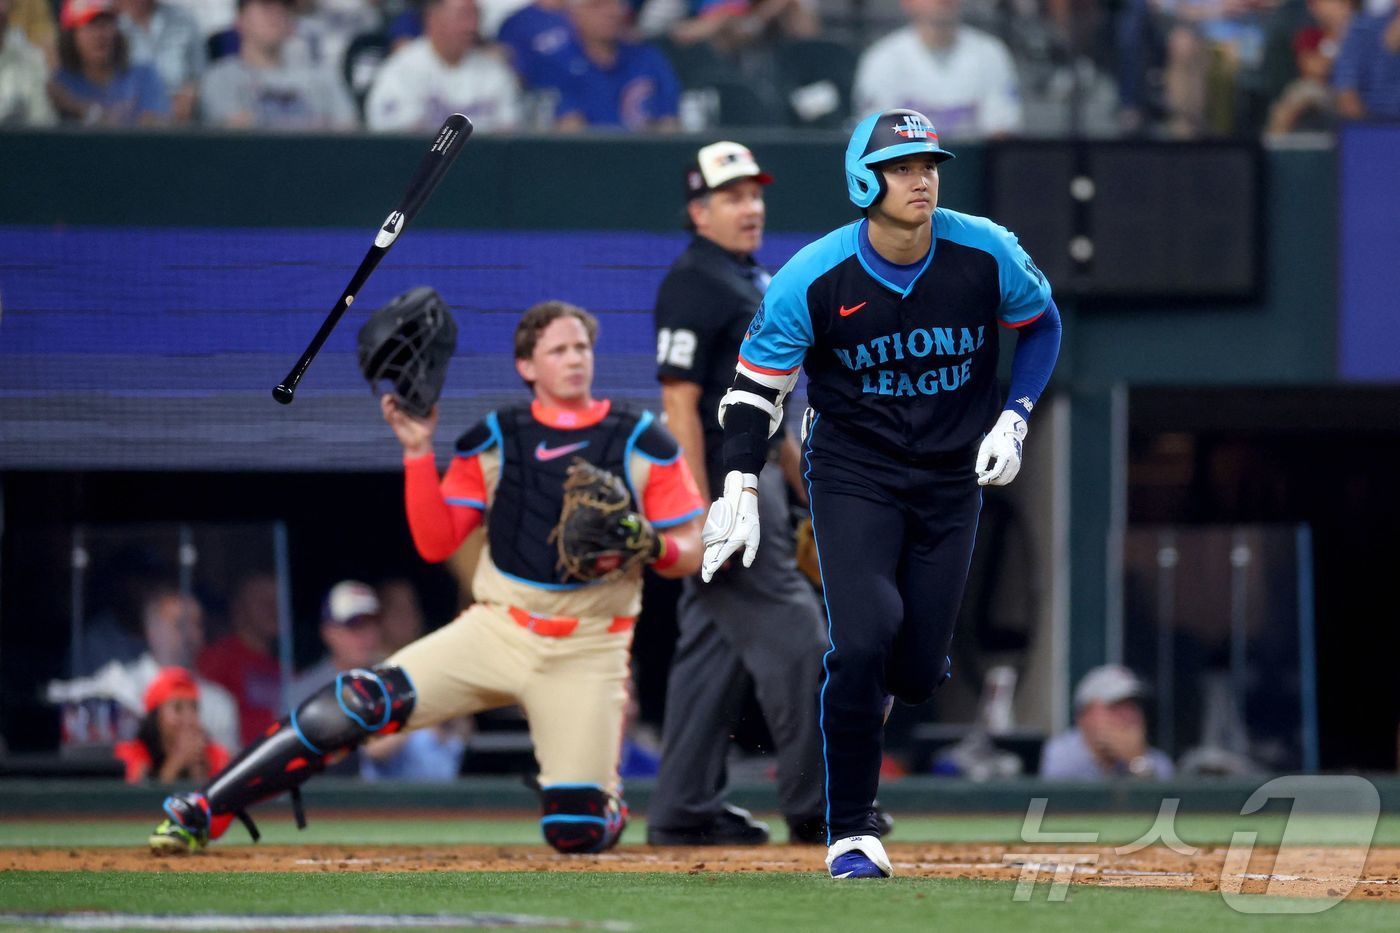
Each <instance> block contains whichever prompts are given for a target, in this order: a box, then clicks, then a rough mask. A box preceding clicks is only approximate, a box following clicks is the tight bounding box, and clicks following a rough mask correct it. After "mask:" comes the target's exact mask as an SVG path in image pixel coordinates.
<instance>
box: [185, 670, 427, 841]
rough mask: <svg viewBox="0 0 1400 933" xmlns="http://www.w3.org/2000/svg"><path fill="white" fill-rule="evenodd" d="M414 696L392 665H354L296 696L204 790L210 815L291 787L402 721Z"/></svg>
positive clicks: (405, 678)
mask: <svg viewBox="0 0 1400 933" xmlns="http://www.w3.org/2000/svg"><path fill="white" fill-rule="evenodd" d="M415 699H416V696H415V694H414V691H413V684H412V683H411V682H410V681H409V679H408V675H407V674H405V673H404V672H403V671H401V670H400V669H399V668H397V667H376V668H374V669H373V670H365V669H363V668H356V669H355V670H352V671H346V672H345V673H343V674H340V675H338V676H337V677H336V679H335V680H334V681H333V682H331V683H329V684H326V686H324V687H322V688H321V689H320V690H318V691H316V692H315V693H314V694H312V695H311V696H310V697H308V698H307V699H306V700H305V701H303V702H302V704H301V705H300V706H298V707H297V708H296V709H295V710H293V711H292V713H291V715H289V716H287V717H286V718H285V719H283V720H281V721H280V722H278V723H277V725H276V726H275V727H274V728H273V729H272V731H270V732H269V733H268V734H267V735H265V736H263V737H262V738H261V739H259V740H258V741H256V742H254V743H253V744H252V745H249V746H248V747H247V748H245V749H244V750H243V751H242V752H240V753H239V755H238V757H237V758H235V759H234V760H233V761H231V762H230V763H229V765H228V767H227V768H225V769H224V770H223V771H221V772H219V774H218V775H217V776H216V777H215V778H214V779H213V781H211V782H210V784H209V786H208V788H206V789H205V791H204V796H205V797H206V798H207V799H208V801H209V810H210V811H211V814H212V815H213V816H216V817H217V816H219V815H221V814H225V813H241V812H242V811H243V810H244V808H246V807H249V806H251V805H253V804H255V803H258V802H259V801H263V800H267V799H268V798H269V797H274V796H276V795H277V794H280V793H281V792H282V791H285V790H293V789H294V788H296V787H299V786H300V785H301V784H303V783H304V782H305V781H306V779H307V778H309V777H311V776H312V775H313V774H319V773H320V772H321V771H323V770H325V767H326V764H327V763H328V762H329V761H331V760H333V759H334V758H336V757H337V756H339V755H340V754H341V753H343V752H345V751H347V750H349V749H352V748H354V747H355V746H357V745H359V744H360V743H361V742H363V741H364V740H365V739H366V738H368V737H369V736H371V735H375V734H382V733H390V732H397V731H398V730H399V729H401V728H402V727H403V725H404V723H406V722H408V717H409V714H410V713H412V712H413V703H414V700H415Z"/></svg>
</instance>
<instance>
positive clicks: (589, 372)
mask: <svg viewBox="0 0 1400 933" xmlns="http://www.w3.org/2000/svg"><path fill="white" fill-rule="evenodd" d="M515 368H516V369H517V370H518V371H519V373H520V377H521V378H522V379H525V380H526V381H528V382H532V383H534V387H535V398H537V399H539V400H540V401H541V402H542V403H544V404H545V405H550V406H553V407H556V408H557V407H570V406H572V405H577V404H580V403H587V402H589V401H591V400H592V397H591V395H590V394H589V392H590V390H591V388H592V386H593V342H592V341H591V340H589V339H588V331H587V330H586V329H585V328H584V326H583V322H582V321H580V320H579V319H578V318H576V317H573V316H572V315H565V316H564V317H560V318H555V319H554V320H553V321H550V322H549V326H548V327H546V328H545V329H544V330H542V331H540V336H539V339H538V340H536V341H535V352H534V354H533V355H532V356H531V357H530V358H529V359H528V360H516V361H515Z"/></svg>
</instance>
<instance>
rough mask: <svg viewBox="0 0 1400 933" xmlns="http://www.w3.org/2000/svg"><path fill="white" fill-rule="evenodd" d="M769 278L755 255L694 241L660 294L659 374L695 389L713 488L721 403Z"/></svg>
mask: <svg viewBox="0 0 1400 933" xmlns="http://www.w3.org/2000/svg"><path fill="white" fill-rule="evenodd" d="M769 278H770V276H769V274H768V271H767V270H766V269H764V268H763V267H762V266H760V265H759V264H758V263H757V262H756V261H755V260H754V258H753V257H752V256H749V255H742V254H735V253H731V252H729V251H728V250H726V249H724V248H723V247H721V246H720V245H719V244H717V243H715V242H714V241H713V240H708V239H706V238H705V237H702V236H698V235H697V236H695V237H694V238H693V239H692V240H691V241H690V245H689V246H688V247H686V250H685V252H683V253H681V255H680V256H679V257H678V258H677V259H676V261H675V262H674V263H672V264H671V269H670V271H669V272H667V273H666V278H665V279H663V280H662V282H661V288H660V289H659V290H658V291H657V293H656V311H655V314H656V374H657V377H658V378H671V379H683V380H685V381H687V382H694V383H697V384H698V385H699V386H700V388H701V393H700V422H701V424H702V425H703V426H704V429H705V469H706V471H707V472H708V473H709V482H710V487H711V490H714V489H715V488H717V484H718V483H719V482H720V480H721V478H722V475H723V474H722V473H721V458H720V447H721V445H722V442H723V440H724V432H723V431H722V430H721V429H720V426H719V400H720V399H721V398H723V397H724V393H725V392H728V391H729V387H730V386H731V385H732V384H733V383H734V362H735V360H737V359H738V357H739V344H740V343H742V342H743V340H744V332H745V331H746V330H747V329H748V326H749V321H750V320H752V319H753V315H754V311H755V310H757V308H758V305H759V302H761V301H762V300H763V293H764V291H765V290H767V288H768V280H769Z"/></svg>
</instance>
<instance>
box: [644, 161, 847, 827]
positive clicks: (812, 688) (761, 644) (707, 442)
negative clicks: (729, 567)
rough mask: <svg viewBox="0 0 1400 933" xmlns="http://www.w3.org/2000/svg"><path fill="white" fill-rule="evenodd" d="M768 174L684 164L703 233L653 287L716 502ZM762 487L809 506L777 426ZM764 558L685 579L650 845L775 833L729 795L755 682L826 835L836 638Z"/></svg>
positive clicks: (801, 800)
mask: <svg viewBox="0 0 1400 933" xmlns="http://www.w3.org/2000/svg"><path fill="white" fill-rule="evenodd" d="M772 180H773V179H772V177H771V176H770V175H768V174H767V173H766V172H764V171H762V170H761V169H760V168H759V167H758V164H757V162H755V161H754V157H753V154H752V153H751V152H749V150H748V149H746V148H745V147H743V146H741V145H739V144H738V143H733V142H717V143H714V144H712V145H709V146H706V147H704V148H703V149H701V150H700V151H699V154H698V158H697V160H696V162H695V163H694V164H693V165H691V166H690V167H689V168H688V169H687V170H686V173H685V192H686V199H687V204H686V212H687V214H688V221H689V222H688V226H689V228H690V229H691V230H692V231H693V232H694V234H695V236H694V239H692V240H691V242H690V245H689V246H688V247H687V248H686V250H685V252H684V253H682V254H681V255H680V257H679V258H678V259H677V260H676V261H675V263H674V264H672V266H671V269H670V271H669V272H668V273H667V274H666V278H665V279H664V280H663V281H662V283H661V288H660V291H659V292H658V293H657V296H656V359H657V376H658V378H659V379H660V380H661V385H662V388H661V397H662V401H663V405H664V407H665V411H666V417H667V427H669V428H670V430H671V432H672V433H673V434H674V435H675V437H676V439H677V440H678V441H680V444H681V448H682V451H683V453H684V456H685V459H686V462H687V464H688V465H689V466H690V469H691V472H692V473H694V475H695V479H696V481H697V482H698V483H699V485H700V491H701V493H702V494H703V495H705V496H710V495H711V493H712V492H713V490H712V489H711V481H712V478H713V477H722V476H723V475H724V473H723V472H722V471H721V469H720V464H721V460H722V458H721V450H720V447H721V443H722V440H723V432H722V430H721V428H720V424H719V414H718V413H719V400H720V398H721V396H723V395H724V393H725V392H726V391H728V389H729V385H730V383H731V382H732V381H733V374H734V358H735V356H736V355H737V354H738V352H739V344H740V343H741V342H742V341H743V339H744V331H745V329H746V328H747V327H748V323H749V321H750V320H751V319H752V318H753V315H754V310H755V309H756V308H757V307H758V305H759V302H761V301H762V300H763V293H764V290H765V289H766V288H767V287H768V280H769V278H770V276H769V274H768V272H767V270H765V269H764V268H763V267H762V266H760V265H759V264H758V263H757V262H756V261H755V260H754V256H753V254H754V252H755V251H756V250H757V249H758V248H759V244H760V243H761V242H762V240H763V220H764V207H763V186H764V185H767V184H768V183H770V182H771V181H772ZM769 454H770V457H777V458H778V459H779V460H780V462H781V463H782V465H783V470H782V471H779V470H768V471H766V472H765V473H764V474H763V482H764V483H765V485H766V486H767V487H769V488H767V489H765V491H764V494H763V495H761V496H759V500H758V501H759V502H760V503H761V504H762V505H763V507H764V509H765V512H764V514H763V516H762V519H763V521H765V522H771V523H772V524H765V526H764V527H766V528H774V529H782V528H786V527H788V516H787V509H786V505H785V503H786V502H787V495H786V490H785V489H784V488H783V483H784V476H785V475H786V476H787V477H788V480H789V481H790V482H792V483H793V484H794V488H795V489H797V490H798V495H799V498H801V499H802V501H804V502H805V501H806V495H805V492H804V491H802V490H801V487H800V482H799V481H798V475H797V465H798V461H797V455H798V451H797V445H796V443H795V442H794V440H793V438H792V436H791V434H789V433H788V432H787V431H781V432H779V433H778V434H776V435H775V436H774V445H773V447H772V448H771V449H770V451H769ZM764 545H765V547H764V548H763V550H761V551H760V552H759V556H758V559H757V560H756V561H755V562H754V565H753V567H752V568H751V569H750V570H748V571H745V572H743V573H733V572H730V571H721V572H720V573H719V574H718V575H717V576H716V577H715V580H714V582H713V583H711V584H709V585H702V584H701V583H700V581H699V580H698V579H696V578H694V577H690V578H687V579H686V580H685V583H684V590H683V592H682V595H681V599H680V602H679V604H678V606H677V617H678V625H679V628H680V639H679V641H678V643H677V645H676V653H675V657H674V659H673V661H672V664H671V672H670V680H669V682H668V684H667V688H666V721H665V724H664V726H663V730H662V753H661V772H660V774H659V775H658V777H657V783H656V790H655V793H654V794H653V795H652V798H651V803H650V805H649V806H648V809H647V821H648V829H647V841H648V842H649V843H651V844H652V845H743V844H761V843H765V842H767V841H768V827H767V826H766V825H765V824H763V823H761V822H759V821H757V820H755V819H753V818H752V817H751V816H750V815H749V813H748V812H747V811H745V810H742V809H740V808H739V807H735V806H732V805H729V804H727V803H726V802H725V799H724V795H725V784H726V773H725V758H726V755H727V752H728V745H729V736H730V733H731V732H732V729H733V724H734V721H735V719H736V718H737V717H738V715H739V712H740V704H741V703H742V701H743V698H744V696H745V694H746V687H747V686H748V684H749V683H750V682H752V683H753V684H754V685H755V687H756V690H757V694H758V702H759V705H760V706H761V707H762V709H763V716H764V719H766V720H767V722H768V729H769V732H770V733H771V734H772V736H773V740H774V742H775V743H776V744H777V746H778V794H779V801H780V804H781V807H782V811H783V815H784V816H786V817H787V820H788V826H789V829H790V835H791V836H792V838H793V840H794V841H803V842H825V841H826V837H825V835H824V833H825V824H824V821H823V819H822V805H823V804H822V801H823V798H822V786H821V775H822V768H821V746H820V738H819V735H818V731H817V708H816V691H817V684H818V682H819V678H820V676H821V656H822V653H823V652H824V651H825V650H826V636H825V633H824V630H823V623H822V619H821V616H820V610H819V608H818V606H817V602H816V598H815V596H814V594H813V592H812V589H811V587H810V585H808V583H807V581H806V580H805V579H804V578H803V577H802V575H801V574H800V573H799V571H798V570H797V566H796V564H795V562H794V560H793V548H792V541H791V537H790V536H784V535H783V534H782V533H781V532H779V533H776V534H773V535H772V536H771V537H769V538H765V540H764Z"/></svg>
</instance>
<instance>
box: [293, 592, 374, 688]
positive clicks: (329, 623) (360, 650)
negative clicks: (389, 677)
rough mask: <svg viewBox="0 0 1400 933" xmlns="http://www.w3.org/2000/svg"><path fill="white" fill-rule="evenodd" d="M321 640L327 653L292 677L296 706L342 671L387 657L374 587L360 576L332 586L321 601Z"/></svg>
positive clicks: (367, 664)
mask: <svg viewBox="0 0 1400 933" xmlns="http://www.w3.org/2000/svg"><path fill="white" fill-rule="evenodd" d="M321 642H322V643H323V644H324V645H325V646H326V655H325V656H324V657H323V658H321V660H320V661H317V662H316V663H315V664H313V665H312V666H311V667H309V668H307V669H306V670H304V671H302V672H301V673H300V674H298V675H297V676H296V679H295V680H293V681H292V693H291V705H292V706H293V707H296V706H297V705H298V704H299V703H301V701H302V700H304V699H306V698H307V697H309V696H311V694H313V693H315V692H316V691H317V689H319V688H320V687H322V686H324V685H325V684H326V683H328V682H330V681H332V680H334V679H335V675H337V674H339V673H340V672H341V671H348V670H351V669H352V668H357V667H369V666H370V665H372V664H374V663H375V662H377V661H380V660H382V659H383V657H384V644H383V638H382V633H381V630H380V625H379V597H378V596H376V595H375V592H374V588H373V587H371V586H369V585H368V584H365V583H361V582H359V581H358V580H342V581H341V582H339V583H337V584H336V585H335V586H333V587H331V589H330V592H329V593H327V594H326V599H325V601H324V602H323V603H322V604H321Z"/></svg>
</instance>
